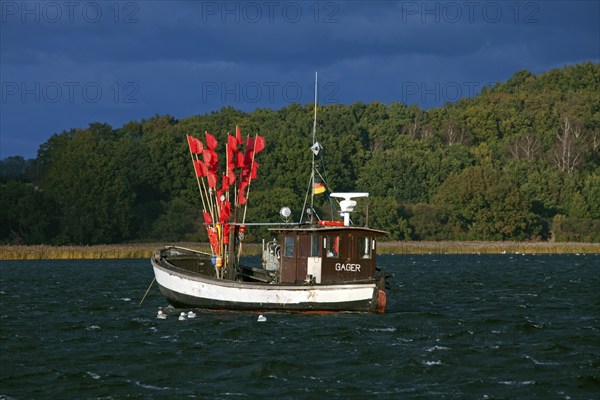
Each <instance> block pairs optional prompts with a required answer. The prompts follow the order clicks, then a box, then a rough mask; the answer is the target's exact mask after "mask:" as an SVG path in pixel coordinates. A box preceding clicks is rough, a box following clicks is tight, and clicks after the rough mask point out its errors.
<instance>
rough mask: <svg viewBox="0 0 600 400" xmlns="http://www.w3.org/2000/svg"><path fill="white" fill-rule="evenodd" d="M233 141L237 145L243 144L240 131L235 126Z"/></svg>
mask: <svg viewBox="0 0 600 400" xmlns="http://www.w3.org/2000/svg"><path fill="white" fill-rule="evenodd" d="M235 139H236V141H237V144H242V143H244V140H243V139H242V130H241V129H240V127H239V126H237V125H236V126H235Z"/></svg>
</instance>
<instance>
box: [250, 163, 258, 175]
mask: <svg viewBox="0 0 600 400" xmlns="http://www.w3.org/2000/svg"><path fill="white" fill-rule="evenodd" d="M257 176H258V163H257V162H256V161H254V163H252V172H251V173H250V179H256V177H257Z"/></svg>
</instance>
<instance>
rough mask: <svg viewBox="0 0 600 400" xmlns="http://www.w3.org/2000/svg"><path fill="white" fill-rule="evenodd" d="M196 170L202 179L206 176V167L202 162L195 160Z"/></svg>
mask: <svg viewBox="0 0 600 400" xmlns="http://www.w3.org/2000/svg"><path fill="white" fill-rule="evenodd" d="M194 169H195V170H196V176H197V177H199V178H200V177H202V176H206V173H207V171H206V165H205V164H204V163H203V162H202V160H194Z"/></svg>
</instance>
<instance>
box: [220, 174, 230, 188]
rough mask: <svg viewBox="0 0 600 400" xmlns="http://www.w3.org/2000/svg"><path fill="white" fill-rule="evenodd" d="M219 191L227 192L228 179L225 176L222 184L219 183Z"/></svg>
mask: <svg viewBox="0 0 600 400" xmlns="http://www.w3.org/2000/svg"><path fill="white" fill-rule="evenodd" d="M221 190H222V191H223V192H226V191H228V190H229V178H228V177H227V175H225V174H223V179H222V182H221Z"/></svg>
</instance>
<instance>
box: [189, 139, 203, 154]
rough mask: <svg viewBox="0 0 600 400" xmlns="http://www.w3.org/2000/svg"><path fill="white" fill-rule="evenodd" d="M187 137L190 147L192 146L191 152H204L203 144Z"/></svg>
mask: <svg viewBox="0 0 600 400" xmlns="http://www.w3.org/2000/svg"><path fill="white" fill-rule="evenodd" d="M186 137H187V141H188V145H189V146H190V151H191V152H192V153H194V154H200V153H202V150H203V149H204V146H203V145H202V142H201V141H200V140H198V139H196V138H195V137H193V136H190V135H186Z"/></svg>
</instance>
